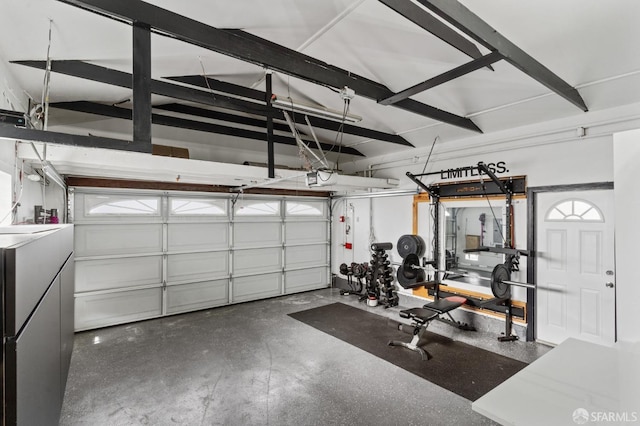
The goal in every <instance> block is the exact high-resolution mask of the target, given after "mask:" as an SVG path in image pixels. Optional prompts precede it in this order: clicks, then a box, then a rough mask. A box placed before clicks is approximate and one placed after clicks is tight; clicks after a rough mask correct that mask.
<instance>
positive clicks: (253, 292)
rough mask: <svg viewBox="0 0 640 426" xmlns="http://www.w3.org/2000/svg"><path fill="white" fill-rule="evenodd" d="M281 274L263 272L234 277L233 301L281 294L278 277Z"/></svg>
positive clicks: (279, 277) (244, 300)
mask: <svg viewBox="0 0 640 426" xmlns="http://www.w3.org/2000/svg"><path fill="white" fill-rule="evenodd" d="M281 277H282V274H280V273H274V274H264V275H254V276H251V277H241V278H234V280H233V302H246V301H248V300H257V299H264V298H267V297H274V296H279V295H280V294H282V291H281V282H280V279H281Z"/></svg>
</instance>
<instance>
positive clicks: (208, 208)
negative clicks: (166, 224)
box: [170, 198, 227, 216]
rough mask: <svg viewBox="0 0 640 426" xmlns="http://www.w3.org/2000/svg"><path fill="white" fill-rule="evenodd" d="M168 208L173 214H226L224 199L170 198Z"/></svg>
mask: <svg viewBox="0 0 640 426" xmlns="http://www.w3.org/2000/svg"><path fill="white" fill-rule="evenodd" d="M170 209H171V214H172V215H174V216H185V215H186V216H226V214H227V202H226V201H225V200H198V199H188V198H172V199H171V201H170Z"/></svg>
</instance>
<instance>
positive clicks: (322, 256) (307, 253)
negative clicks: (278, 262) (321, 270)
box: [285, 244, 327, 268]
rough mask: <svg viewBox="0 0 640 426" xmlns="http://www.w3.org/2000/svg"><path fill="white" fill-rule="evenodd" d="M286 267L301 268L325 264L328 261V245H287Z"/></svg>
mask: <svg viewBox="0 0 640 426" xmlns="http://www.w3.org/2000/svg"><path fill="white" fill-rule="evenodd" d="M285 259H286V261H285V267H286V268H299V267H303V266H310V265H324V264H326V263H327V245H326V244H317V245H309V246H296V247H287V248H286V249H285Z"/></svg>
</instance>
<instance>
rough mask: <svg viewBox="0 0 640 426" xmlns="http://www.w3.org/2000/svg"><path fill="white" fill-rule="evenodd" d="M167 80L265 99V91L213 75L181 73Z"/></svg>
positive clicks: (250, 97) (244, 96)
mask: <svg viewBox="0 0 640 426" xmlns="http://www.w3.org/2000/svg"><path fill="white" fill-rule="evenodd" d="M163 78H165V79H167V80H173V81H179V82H180V83H185V84H189V85H191V86H197V87H202V88H207V89H211V90H214V91H216V92H222V93H228V94H231V95H236V96H242V97H243V98H247V99H255V100H256V101H263V100H264V92H263V91H260V90H257V89H251V88H249V87H244V86H240V85H239V84H233V83H228V82H226V81H222V80H218V79H215V78H211V77H204V76H202V75H180V76H173V77H163Z"/></svg>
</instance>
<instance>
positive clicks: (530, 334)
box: [526, 188, 537, 342]
mask: <svg viewBox="0 0 640 426" xmlns="http://www.w3.org/2000/svg"><path fill="white" fill-rule="evenodd" d="M536 194H537V193H536V192H535V191H533V190H532V189H531V188H529V189H527V250H528V251H529V256H527V282H528V283H536V282H537V281H536V280H537V276H536V267H537V266H536V262H537V260H536V257H537V256H536V235H535V232H536V227H535V223H536V197H537V195H536ZM526 319H527V342H533V341H534V340H535V339H536V293H535V289H533V288H527V318H526Z"/></svg>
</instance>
